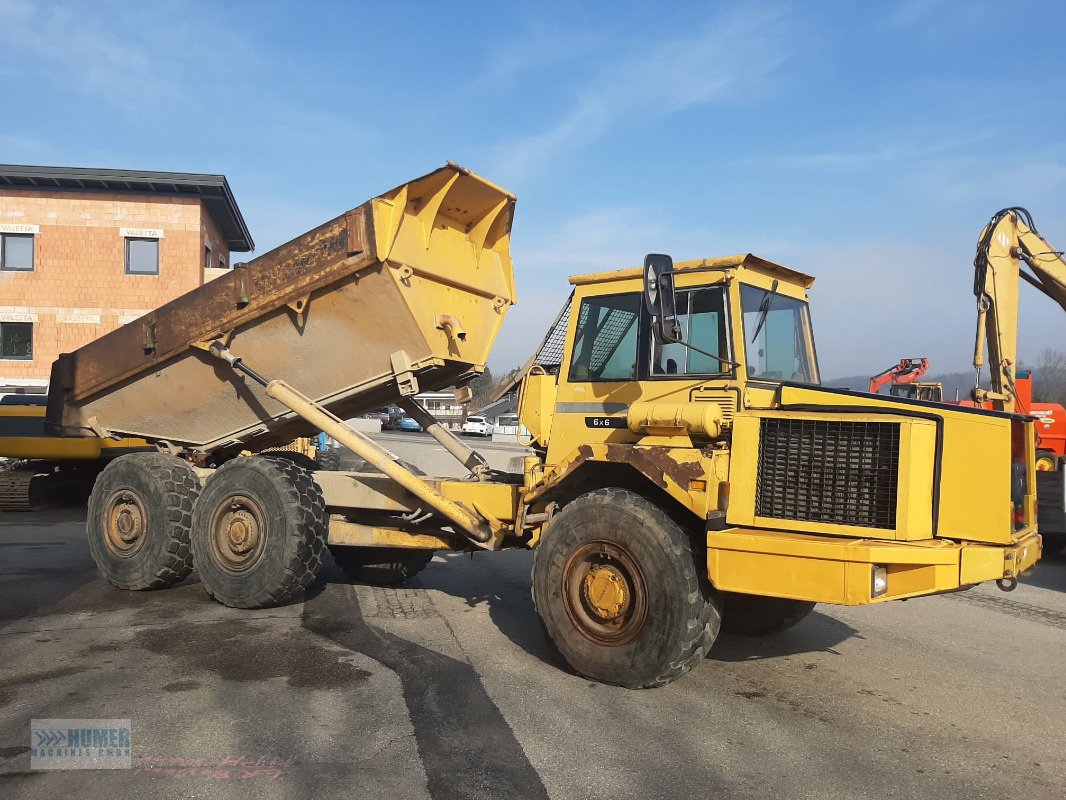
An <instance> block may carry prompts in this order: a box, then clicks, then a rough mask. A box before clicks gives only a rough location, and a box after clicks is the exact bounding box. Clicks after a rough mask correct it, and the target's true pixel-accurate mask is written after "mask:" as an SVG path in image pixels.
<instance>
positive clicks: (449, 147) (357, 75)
mask: <svg viewBox="0 0 1066 800" xmlns="http://www.w3.org/2000/svg"><path fill="white" fill-rule="evenodd" d="M1062 8H1063V7H1062V6H1061V4H1057V3H1050V2H1049V3H1027V2H1019V3H1015V4H1012V5H1011V7H1010V11H1009V14H1008V13H1007V10H1006V7H1005V6H1003V5H1002V4H1001V3H991V2H966V3H951V2H938V1H937V0H906V1H904V2H898V3H866V2H812V3H795V4H791V3H769V4H762V3H735V4H726V3H688V4H683V3H677V4H651V3H647V2H644V3H633V4H627V3H609V4H608V3H595V4H593V3H589V4H586V5H578V4H574V3H554V2H538V3H523V4H502V3H483V4H481V3H467V4H461V5H460V6H456V5H454V4H444V3H425V4H422V3H415V2H408V3H390V4H381V3H365V4H359V3H336V4H328V3H291V4H289V3H254V4H252V3H240V2H229V3H195V2H166V3H156V4H145V3H132V2H126V3H109V2H94V3H87V2H83V3H71V4H62V3H59V4H54V3H43V2H42V3H35V2H24V1H23V0H0V80H2V82H3V86H4V99H3V109H4V113H3V125H2V126H0V162H6V163H25V164H60V165H65V166H97V167H130V168H138V169H158V170H179V171H190V172H221V173H224V174H225V175H227V176H228V178H229V180H230V183H231V185H232V186H233V188H234V192H235V194H236V196H237V200H238V202H239V203H240V205H241V208H242V210H243V212H244V215H245V217H246V219H247V221H248V224H249V226H250V228H251V230H252V234H253V236H254V237H255V240H256V243H257V245H258V246H259V250H258V252H259V253H262V252H265V251H266V250H268V249H270V248H271V247H274V246H275V245H277V244H279V243H281V242H283V241H285V240H287V239H289V238H291V237H292V236H295V235H297V234H299V233H301V232H302V231H304V230H306V229H308V228H310V227H312V226H314V225H316V224H318V223H320V222H322V221H324V220H326V219H328V218H330V217H332V216H335V215H336V214H338V213H340V212H342V211H344V210H346V209H348V208H350V207H352V206H354V205H357V204H359V203H361V202H363V201H364V200H366V199H367V198H368V197H370V196H372V195H374V194H377V193H379V192H380V191H383V190H385V189H388V188H390V187H392V186H394V185H395V184H397V183H399V182H402V181H404V180H407V179H408V178H411V177H414V176H416V175H419V174H422V173H424V172H427V171H429V170H430V169H433V168H434V167H436V166H439V165H440V164H442V163H443V162H444V161H447V160H452V161H457V162H459V163H461V164H463V165H465V166H467V167H470V168H471V169H474V170H475V171H477V172H480V173H481V174H483V175H485V176H486V177H487V178H489V179H491V180H493V181H495V182H496V183H499V184H501V185H503V186H505V187H506V188H508V189H510V190H511V191H513V192H515V193H516V194H517V195H518V211H517V214H516V220H515V230H514V239H513V255H514V259H515V269H516V274H517V276H518V281H519V284H518V285H519V292H520V295H519V305H518V307H517V308H515V309H514V310H513V311H512V313H511V316H510V317H509V318H508V321H507V324H506V326H505V329H504V331H503V333H502V335H501V337H500V341H499V343H498V345H497V349H496V352H495V354H494V356H493V358H492V360H491V364H492V366H493V367H494V368H495V369H497V370H499V369H505V368H508V367H510V366H513V365H517V364H519V363H521V362H522V361H524V360H525V358H526V356H527V355H528V354H529V350H530V348H531V347H532V346H533V344H534V343H535V341H536V340H538V339H539V337H540V336H541V335H542V334H543V332H544V328H545V326H546V325H547V324H548V322H550V320H551V318H552V317H553V316H554V313H555V312H556V311H557V309H558V307H559V305H560V304H561V303H562V301H563V300H564V298H565V296H566V294H567V288H568V287H567V285H566V282H565V276H566V275H568V274H571V273H574V272H584V271H591V270H602V269H610V268H615V267H625V266H634V265H637V264H638V263H640V261H641V259H642V257H643V254H644V253H645V252H650V251H657V252H668V253H671V254H672V255H674V257H675V258H696V257H703V256H715V255H725V254H730V253H738V252H748V251H751V252H755V253H758V254H759V255H762V256H764V257H766V258H769V259H771V260H774V261H778V262H780V263H783V264H786V265H789V266H793V267H796V268H798V269H801V270H803V271H805V272H809V273H812V274H814V275H816V276H817V278H818V282H817V284H816V285H815V287H814V289H813V290H812V308H813V314H814V319H815V332H816V335H817V337H818V340H819V354H820V357H821V361H822V371H823V375H824V376H825V377H828V378H832V377H834V376H840V375H849V374H856V373H859V374H861V373H873V372H877V371H880V370H881V369H882V368H884V367H885V366H887V365H888V364H890V363H892V362H894V361H896V360H898V359H899V358H901V357H904V356H928V357H930V358H931V359H932V361H933V365H934V369H935V370H938V371H953V370H959V369H962V368H964V367H965V366H966V365H967V364H968V363H969V360H970V357H971V351H972V337H973V317H974V310H973V304H974V300H973V296H972V294H971V283H972V275H971V273H972V268H971V261H972V258H973V250H974V243H975V240H976V237H977V235H978V233H979V232H980V230H981V228H982V226H983V225H984V223H985V221H986V220H987V219H988V218H989V217H990V216H991V215H992V214H993V213H994V212H995V211H996V210H998V209H999V208H1002V207H1004V206H1008V205H1023V206H1026V207H1028V208H1029V209H1030V210H1031V211H1032V212H1033V215H1034V218H1035V220H1036V223H1037V225H1038V226H1039V227H1040V229H1041V232H1042V233H1044V235H1045V236H1046V237H1047V238H1048V239H1049V240H1050V241H1051V242H1052V243H1053V244H1058V245H1059V246H1062V247H1066V137H1064V135H1063V134H1064V130H1063V123H1064V122H1066V110H1064V108H1063V103H1062V100H1063V97H1064V96H1066V52H1064V49H1063V47H1062V32H1063V30H1064V29H1066V11H1064V10H1060V9H1062ZM1023 311H1024V320H1023V324H1022V357H1023V359H1029V360H1033V359H1035V358H1036V356H1037V354H1038V353H1039V351H1040V349H1041V348H1043V347H1049V346H1051V347H1059V348H1060V349H1066V341H1064V337H1063V336H1062V331H1063V330H1064V324H1063V323H1064V321H1066V320H1064V319H1063V317H1062V311H1061V310H1060V309H1059V308H1058V306H1056V305H1054V304H1053V303H1052V302H1051V301H1049V300H1047V299H1046V298H1044V297H1043V296H1042V295H1039V294H1038V293H1036V292H1035V291H1033V290H1029V289H1028V288H1026V289H1025V290H1024V291H1023Z"/></svg>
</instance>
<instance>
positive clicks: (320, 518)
mask: <svg viewBox="0 0 1066 800" xmlns="http://www.w3.org/2000/svg"><path fill="white" fill-rule="evenodd" d="M328 528H329V520H328V517H327V515H326V506H325V502H324V501H323V499H322V492H321V490H320V489H319V488H318V486H317V484H315V482H314V480H313V479H312V478H311V474H310V473H309V472H308V471H307V470H305V469H303V468H302V467H300V466H297V465H296V464H294V463H292V462H291V461H289V460H288V459H285V458H263V457H258V456H250V457H247V458H235V459H233V460H232V461H227V462H226V463H225V464H223V465H222V466H221V467H219V469H218V470H216V471H215V473H214V474H213V475H212V476H211V477H210V478H208V479H207V483H206V484H205V485H204V489H203V492H202V493H201V495H200V499H199V501H198V502H197V504H196V508H195V510H194V512H193V521H192V549H193V555H194V557H195V560H196V570H197V572H199V573H200V579H201V580H202V581H203V584H204V588H205V589H206V590H207V593H208V594H210V595H211V596H212V597H214V598H215V599H216V600H218V601H219V602H220V603H222V604H224V605H227V606H231V607H234V608H264V607H266V606H275V605H279V604H281V603H287V602H289V601H290V600H292V599H294V598H295V597H297V596H299V595H300V594H302V593H303V591H304V590H305V589H306V588H307V587H309V586H310V585H311V584H312V583H314V581H315V577H316V576H317V575H318V571H319V570H320V569H321V567H322V555H323V552H324V551H325V548H326V536H327V533H328Z"/></svg>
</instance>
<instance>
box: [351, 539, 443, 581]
mask: <svg viewBox="0 0 1066 800" xmlns="http://www.w3.org/2000/svg"><path fill="white" fill-rule="evenodd" d="M330 552H332V553H333V560H334V561H336V562H337V566H339V567H340V568H341V569H342V570H344V574H345V575H347V576H348V577H349V578H351V579H352V580H353V581H356V582H357V583H369V584H372V585H374V586H396V585H397V584H401V583H403V582H404V581H406V580H409V579H411V578H413V577H414V576H415V575H417V574H418V573H419V572H421V571H422V570H424V569H425V568H426V567H427V566H429V562H430V561H432V560H433V551H432V550H411V549H407V548H401V547H346V546H343V545H338V546H334V547H331V548H330Z"/></svg>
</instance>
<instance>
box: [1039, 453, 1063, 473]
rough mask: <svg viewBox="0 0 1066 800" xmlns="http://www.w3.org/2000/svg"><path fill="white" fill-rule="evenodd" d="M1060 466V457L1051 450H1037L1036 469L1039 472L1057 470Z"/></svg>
mask: <svg viewBox="0 0 1066 800" xmlns="http://www.w3.org/2000/svg"><path fill="white" fill-rule="evenodd" d="M1058 468H1059V459H1058V456H1056V455H1055V454H1054V453H1053V452H1051V451H1050V450H1037V451H1036V469H1037V471H1038V472H1055V471H1056V470H1057V469H1058Z"/></svg>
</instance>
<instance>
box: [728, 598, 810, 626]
mask: <svg viewBox="0 0 1066 800" xmlns="http://www.w3.org/2000/svg"><path fill="white" fill-rule="evenodd" d="M814 606H815V604H814V603H808V602H804V601H803V600H786V599H784V598H781V597H761V596H759V595H754V594H736V593H734V592H722V630H723V631H725V632H726V633H739V634H741V635H742V636H769V635H770V634H772V633H780V632H781V631H783V630H787V629H788V628H791V627H792V626H793V625H795V624H797V623H798V622H800V621H802V620H803V619H805V618H806V616H807V615H808V614H810V613H811V611H813V610H814Z"/></svg>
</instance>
